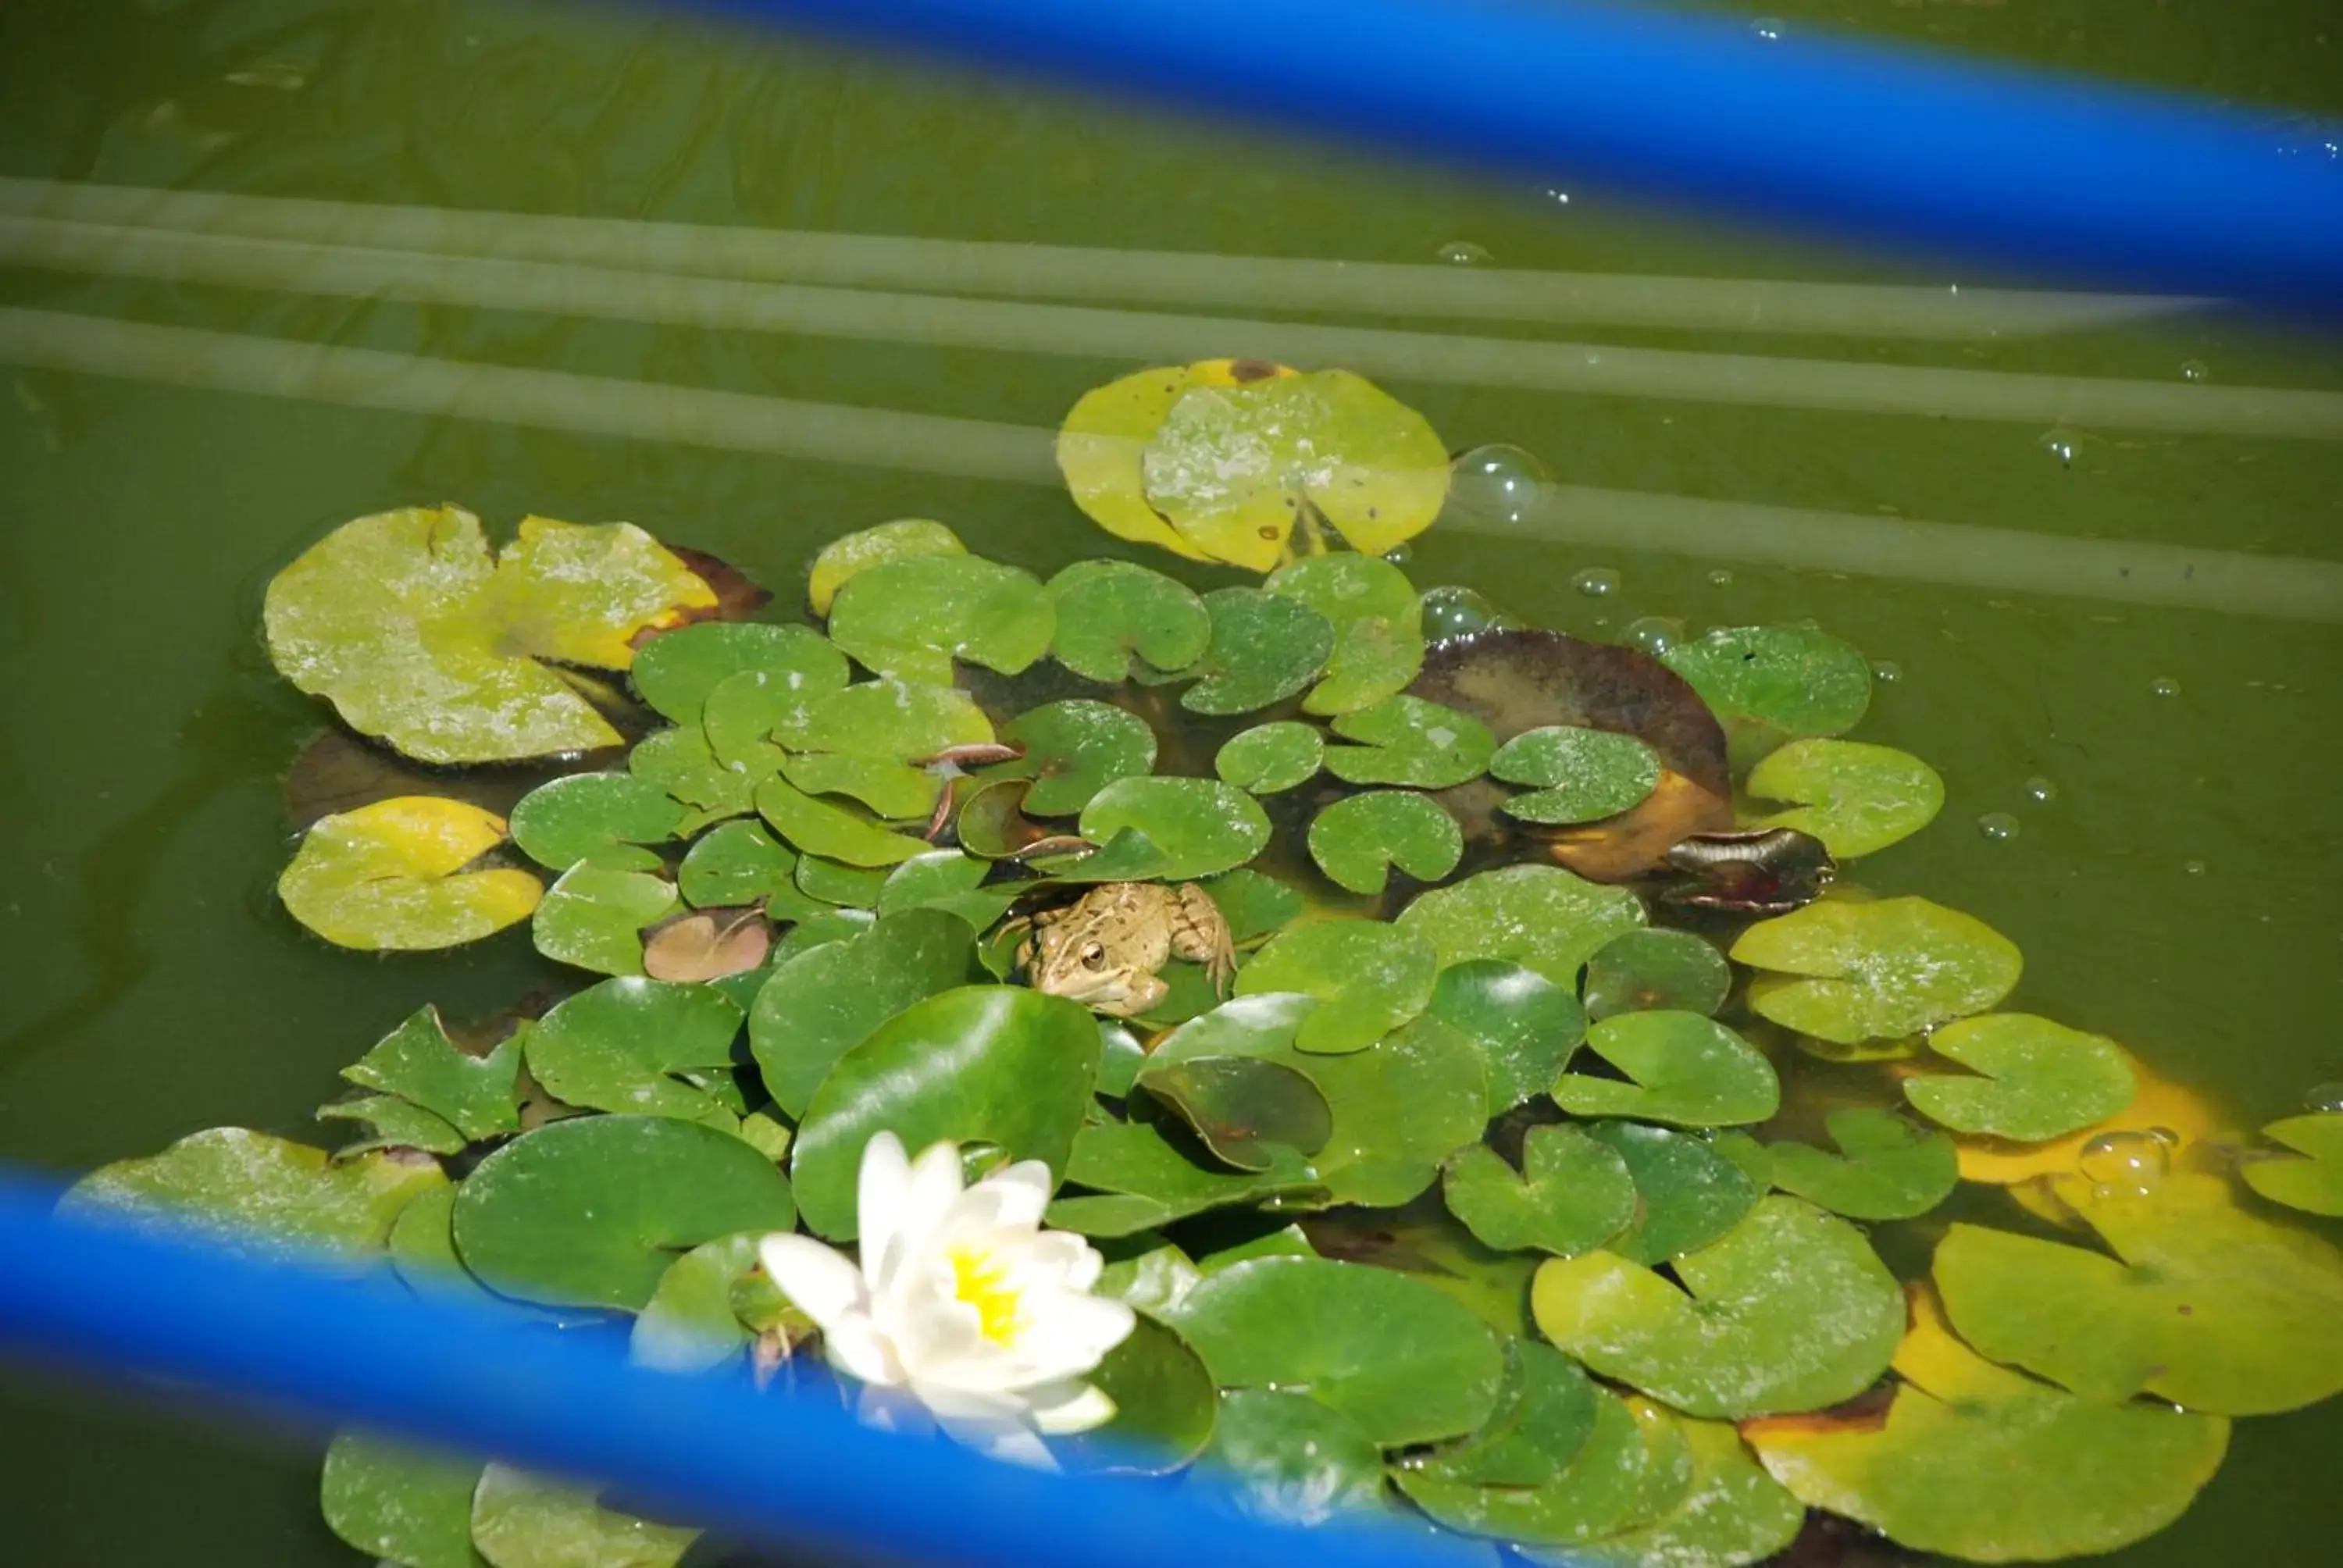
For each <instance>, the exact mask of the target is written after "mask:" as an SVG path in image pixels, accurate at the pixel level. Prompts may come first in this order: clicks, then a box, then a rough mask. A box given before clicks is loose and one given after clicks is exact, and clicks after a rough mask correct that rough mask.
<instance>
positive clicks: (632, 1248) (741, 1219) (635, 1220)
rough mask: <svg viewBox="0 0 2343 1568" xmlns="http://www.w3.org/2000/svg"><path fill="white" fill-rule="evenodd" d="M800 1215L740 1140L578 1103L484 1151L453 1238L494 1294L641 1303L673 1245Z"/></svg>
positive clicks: (461, 1198)
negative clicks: (574, 1111)
mask: <svg viewBox="0 0 2343 1568" xmlns="http://www.w3.org/2000/svg"><path fill="white" fill-rule="evenodd" d="M796 1221H797V1211H796V1210H795V1208H794V1207H793V1206H792V1205H791V1203H790V1201H789V1182H788V1181H784V1180H783V1179H782V1176H781V1173H780V1171H778V1170H776V1169H775V1168H774V1166H773V1163H772V1161H769V1160H767V1159H766V1158H765V1157H764V1156H763V1155H762V1154H759V1152H757V1151H756V1150H754V1149H752V1148H750V1147H749V1145H748V1144H746V1143H744V1142H742V1141H740V1140H739V1139H738V1138H734V1137H731V1136H729V1134H726V1133H723V1132H719V1131H716V1130H715V1129H713V1128H709V1127H702V1126H699V1124H697V1123H695V1122H690V1121H674V1120H671V1119H669V1118H668V1117H663V1116H578V1117H572V1118H569V1119H568V1120H567V1121H555V1122H551V1123H548V1125H546V1126H544V1127H540V1128H538V1130H537V1131H534V1132H528V1133H524V1134H522V1135H521V1136H520V1137H518V1138H516V1139H514V1140H513V1141H511V1142H510V1143H508V1144H506V1145H505V1146H504V1147H503V1148H501V1149H498V1151H496V1152H494V1153H493V1154H490V1155H489V1156H488V1158H487V1159H486V1160H483V1161H480V1163H479V1165H478V1168H477V1169H475V1170H474V1171H473V1172H472V1174H471V1175H470V1176H469V1177H468V1178H467V1179H466V1180H465V1181H464V1184H463V1187H462V1190H461V1191H459V1192H458V1196H457V1199H456V1212H455V1220H454V1228H455V1237H456V1250H457V1251H458V1253H459V1254H461V1256H462V1258H463V1260H464V1266H465V1267H466V1268H468V1269H469V1270H471V1271H472V1272H473V1273H474V1274H476V1275H478V1277H479V1279H480V1282H482V1283H483V1284H485V1285H487V1286H488V1288H489V1289H491V1290H493V1291H496V1292H498V1293H500V1294H503V1295H508V1296H517V1297H518V1298H519V1299H520V1300H522V1301H525V1302H543V1303H546V1304H548V1305H551V1306H574V1307H612V1308H617V1309H618V1310H620V1311H624V1312H639V1311H640V1310H641V1309H642V1308H643V1306H644V1305H645V1304H646V1303H648V1302H649V1301H650V1299H651V1296H652V1294H653V1292H656V1291H657V1290H658V1289H659V1279H660V1277H661V1276H662V1275H663V1274H665V1273H666V1272H667V1270H668V1266H669V1264H670V1263H671V1262H673V1261H674V1259H675V1255H676V1253H677V1252H679V1251H685V1250H688V1249H689V1248H692V1247H697V1246H699V1244H701V1243H702V1242H704V1241H715V1240H717V1239H718V1238H719V1237H722V1236H730V1235H734V1234H736V1233H738V1232H740V1231H786V1230H789V1228H790V1227H791V1226H793V1225H794V1224H795V1223H796Z"/></svg>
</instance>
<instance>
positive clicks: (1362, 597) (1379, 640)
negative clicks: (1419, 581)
mask: <svg viewBox="0 0 2343 1568" xmlns="http://www.w3.org/2000/svg"><path fill="white" fill-rule="evenodd" d="M1262 588H1266V589H1268V590H1269V591H1270V592H1271V593H1273V594H1279V595H1282V596H1283V597H1284V598H1291V599H1298V600H1300V601H1301V602H1302V603H1303V604H1306V605H1308V606H1309V607H1310V608H1312V609H1314V610H1316V611H1317V612H1318V613H1319V614H1320V615H1322V616H1324V617H1325V618H1326V620H1327V623H1328V624H1329V625H1331V626H1332V627H1333V628H1334V648H1333V652H1332V655H1330V656H1329V657H1328V658H1327V661H1326V674H1325V677H1324V678H1322V679H1321V680H1320V681H1319V682H1318V685H1317V687H1316V688H1315V689H1312V691H1311V693H1310V695H1309V696H1308V697H1306V698H1304V699H1302V708H1303V709H1304V710H1305V711H1307V712H1311V713H1348V712H1351V711H1352V710H1353V709H1361V708H1369V707H1373V705H1374V704H1376V703H1378V702H1381V701H1382V700H1383V699H1385V698H1387V697H1390V696H1393V694H1395V693H1397V692H1399V691H1402V690H1404V689H1406V686H1407V683H1408V682H1409V681H1411V680H1413V679H1414V678H1415V673H1416V671H1417V670H1419V669H1421V668H1423V618H1422V616H1421V615H1420V613H1419V612H1418V610H1417V608H1416V598H1415V586H1414V585H1413V583H1410V582H1409V581H1408V580H1407V574H1406V573H1404V572H1403V571H1401V570H1400V569H1399V568H1397V567H1395V566H1393V565H1392V564H1391V563H1390V562H1389V561H1386V560H1382V559H1379V558H1376V557H1374V556H1370V555H1355V554H1353V555H1341V554H1337V555H1323V556H1311V557H1308V558H1304V559H1302V560H1298V561H1293V562H1292V563H1290V564H1288V565H1286V566H1282V567H1280V568H1278V569H1277V570H1276V571H1274V572H1272V573H1271V574H1270V576H1269V579H1268V580H1267V581H1266V582H1264V583H1262Z"/></svg>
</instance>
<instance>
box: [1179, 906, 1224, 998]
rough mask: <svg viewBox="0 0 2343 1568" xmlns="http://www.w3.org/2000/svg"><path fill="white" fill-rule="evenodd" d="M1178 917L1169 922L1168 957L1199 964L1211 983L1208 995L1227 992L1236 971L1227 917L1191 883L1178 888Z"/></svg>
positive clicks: (1219, 907) (1218, 994) (1220, 994)
mask: <svg viewBox="0 0 2343 1568" xmlns="http://www.w3.org/2000/svg"><path fill="white" fill-rule="evenodd" d="M1179 900H1180V904H1179V917H1178V918H1177V919H1176V920H1173V921H1172V956H1173V957H1174V958H1182V959H1186V960H1188V961H1189V962H1190V963H1198V964H1202V965H1203V966H1204V974H1205V977H1206V978H1207V979H1209V980H1211V981H1212V994H1213V995H1214V996H1226V995H1228V994H1229V984H1230V982H1231V981H1232V980H1235V979H1236V972H1237V950H1236V943H1235V942H1234V940H1232V939H1231V936H1230V933H1229V919H1228V917H1227V916H1226V915H1223V914H1222V913H1221V906H1220V905H1218V904H1216V903H1214V902H1212V894H1210V893H1208V892H1206V891H1204V890H1203V889H1202V888H1200V887H1198V886H1196V884H1195V883H1193V882H1189V883H1187V884H1185V885H1183V886H1182V888H1181V889H1180V890H1179Z"/></svg>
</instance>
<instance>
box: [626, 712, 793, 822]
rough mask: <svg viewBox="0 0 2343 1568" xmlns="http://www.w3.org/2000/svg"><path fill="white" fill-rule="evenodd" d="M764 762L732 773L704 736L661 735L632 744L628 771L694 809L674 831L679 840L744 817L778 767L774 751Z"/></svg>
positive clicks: (681, 731)
mask: <svg viewBox="0 0 2343 1568" xmlns="http://www.w3.org/2000/svg"><path fill="white" fill-rule="evenodd" d="M765 760H766V761H767V762H769V764H770V766H769V767H762V768H761V769H756V770H752V769H750V768H749V767H747V766H742V767H734V766H732V765H731V764H729V763H727V762H724V761H721V760H719V759H718V757H717V755H716V750H715V749H714V748H713V747H711V746H709V743H708V737H707V735H706V733H705V732H704V731H702V730H700V729H661V730H657V731H655V732H653V733H652V734H649V735H646V736H644V737H643V738H642V739H640V740H639V741H637V742H635V749H633V750H632V751H629V752H628V753H627V771H628V773H630V774H632V775H633V776H634V777H636V778H638V779H641V780H642V781H643V782H644V783H646V784H649V785H652V786H653V787H655V788H657V789H664V790H666V791H667V792H668V793H669V795H672V796H674V797H675V798H676V799H678V800H680V801H682V802H683V803H684V804H685V805H687V806H689V807H691V808H693V814H692V815H690V816H688V817H686V818H685V819H684V820H683V822H682V823H681V824H680V825H679V827H678V829H676V831H677V834H678V836H679V837H682V836H687V835H689V834H691V833H694V832H697V831H698V830H699V829H700V828H701V827H704V826H705V825H706V824H708V823H709V822H715V821H720V820H721V819H724V818H726V817H741V816H746V815H747V814H748V813H749V810H750V809H752V807H751V804H750V800H751V797H753V796H754V795H755V794H756V791H757V785H758V783H759V781H760V780H761V779H764V778H765V777H767V776H768V775H769V773H770V772H771V771H772V769H773V768H778V767H779V765H780V763H779V754H778V751H776V753H775V754H774V755H773V756H771V757H769V758H767V759H765Z"/></svg>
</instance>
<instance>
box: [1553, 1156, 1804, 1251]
mask: <svg viewBox="0 0 2343 1568" xmlns="http://www.w3.org/2000/svg"><path fill="white" fill-rule="evenodd" d="M1586 1135H1587V1136H1588V1137H1589V1138H1592V1139H1594V1141H1596V1142H1598V1143H1601V1144H1603V1145H1604V1146H1605V1147H1607V1148H1609V1149H1611V1150H1613V1151H1615V1152H1616V1153H1617V1154H1618V1156H1619V1158H1620V1159H1622V1160H1624V1161H1626V1162H1627V1172H1628V1174H1629V1175H1631V1176H1633V1177H1634V1180H1635V1196H1636V1199H1637V1201H1638V1207H1637V1211H1636V1216H1635V1222H1634V1224H1633V1225H1631V1226H1629V1227H1628V1228H1627V1229H1626V1230H1625V1231H1623V1232H1621V1233H1620V1234H1619V1235H1616V1236H1614V1237H1613V1238H1612V1239H1611V1240H1610V1241H1607V1242H1605V1243H1604V1250H1605V1251H1612V1252H1616V1253H1617V1254H1619V1256H1621V1257H1623V1258H1626V1259H1630V1260H1632V1261H1634V1262H1638V1263H1660V1262H1664V1261H1667V1260H1668V1259H1670V1258H1673V1257H1674V1256H1676V1255H1677V1254H1678V1253H1681V1252H1689V1251H1694V1250H1695V1249H1697V1248H1701V1247H1705V1246H1706V1245H1708V1244H1709V1243H1710V1242H1711V1241H1715V1240H1716V1239H1717V1238H1718V1237H1719V1236H1722V1235H1724V1234H1725V1232H1726V1231H1730V1230H1732V1229H1733V1227H1734V1226H1735V1225H1737V1224H1739V1223H1740V1222H1741V1221H1742V1218H1743V1216H1745V1215H1746V1214H1747V1213H1748V1212H1749V1211H1750V1210H1752V1209H1754V1208H1755V1207H1756V1206H1757V1200H1758V1199H1760V1198H1762V1197H1764V1196H1765V1186H1764V1184H1762V1183H1761V1182H1758V1181H1755V1180H1754V1179H1753V1178H1752V1177H1751V1176H1750V1175H1749V1173H1748V1172H1746V1171H1744V1170H1742V1169H1741V1167H1740V1166H1739V1165H1738V1164H1736V1163H1735V1161H1733V1160H1731V1159H1729V1158H1728V1157H1727V1156H1726V1154H1725V1151H1724V1150H1723V1149H1721V1148H1719V1147H1718V1146H1717V1144H1715V1143H1711V1142H1709V1141H1706V1140H1704V1139H1701V1138H1697V1137H1694V1135H1693V1134H1691V1133H1688V1132H1679V1131H1675V1130H1674V1128H1671V1127H1653V1126H1650V1125H1648V1124H1647V1123H1644V1122H1641V1121H1597V1122H1594V1123H1593V1124H1592V1125H1590V1126H1589V1127H1588V1128H1587V1129H1586Z"/></svg>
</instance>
